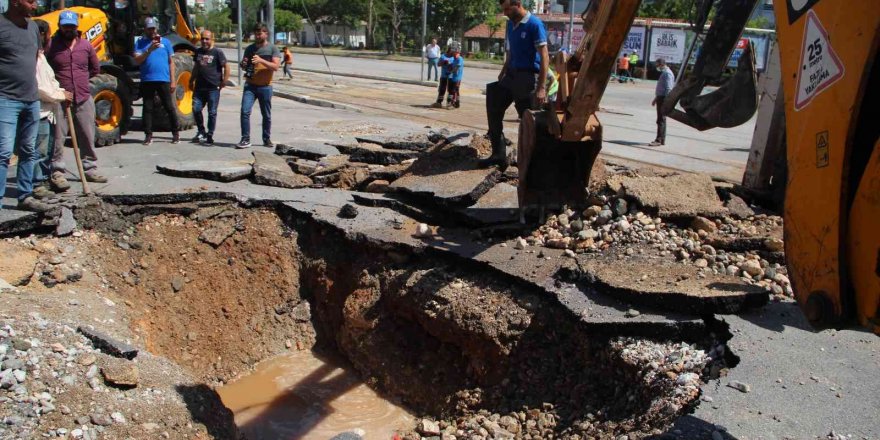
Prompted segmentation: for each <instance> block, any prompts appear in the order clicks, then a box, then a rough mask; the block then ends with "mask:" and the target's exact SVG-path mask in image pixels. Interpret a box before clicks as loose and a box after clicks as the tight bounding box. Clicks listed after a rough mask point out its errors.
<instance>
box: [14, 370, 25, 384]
mask: <svg viewBox="0 0 880 440" xmlns="http://www.w3.org/2000/svg"><path fill="white" fill-rule="evenodd" d="M12 376H13V377H15V380H17V381H18V383H22V382H24V380H25V379H27V373H25V372H24V371H22V370H15V371H13V372H12Z"/></svg>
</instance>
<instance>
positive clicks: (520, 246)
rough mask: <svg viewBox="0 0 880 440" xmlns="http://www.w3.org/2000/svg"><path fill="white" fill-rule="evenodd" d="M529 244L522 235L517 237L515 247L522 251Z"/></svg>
mask: <svg viewBox="0 0 880 440" xmlns="http://www.w3.org/2000/svg"><path fill="white" fill-rule="evenodd" d="M528 246H529V243H528V242H527V241H526V240H525V239H524V238H522V237H519V238H517V239H516V243H514V245H513V248H514V249H516V250H518V251H521V250H523V249H525V248H527V247H528Z"/></svg>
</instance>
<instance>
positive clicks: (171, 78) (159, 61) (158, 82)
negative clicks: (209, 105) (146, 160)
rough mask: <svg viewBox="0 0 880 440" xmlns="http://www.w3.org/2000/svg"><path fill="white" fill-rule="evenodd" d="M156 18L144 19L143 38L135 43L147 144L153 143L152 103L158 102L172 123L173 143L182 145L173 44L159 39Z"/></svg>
mask: <svg viewBox="0 0 880 440" xmlns="http://www.w3.org/2000/svg"><path fill="white" fill-rule="evenodd" d="M156 25H157V23H156V19H155V18H153V17H147V19H146V20H144V35H143V36H142V37H140V38H138V40H137V41H136V42H135V44H134V60H135V62H136V63H138V64H139V65H140V71H141V97H142V98H143V100H144V112H143V123H144V134H145V135H146V137H145V138H144V145H150V144H152V143H153V100H154V98H155V97H156V96H158V97H159V102H161V103H162V107H163V108H164V109H165V113H167V114H168V119H169V121H170V122H171V136H172V137H171V143H172V144H177V143H179V142H180V128H179V127H180V126H179V124H178V122H177V108H176V105H175V102H174V100H173V99H172V98H171V93H172V92H174V90H175V89H176V88H177V75H176V74H175V72H174V60H173V59H172V58H171V57H172V56H174V48H173V47H171V42H170V41H168V40H167V39H165V38H162V37H161V36H159V33H158V32H157V31H156Z"/></svg>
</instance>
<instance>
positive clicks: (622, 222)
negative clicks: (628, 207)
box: [617, 218, 632, 232]
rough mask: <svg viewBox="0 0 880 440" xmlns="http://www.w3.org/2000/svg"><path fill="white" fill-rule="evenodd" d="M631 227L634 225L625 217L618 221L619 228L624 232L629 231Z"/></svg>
mask: <svg viewBox="0 0 880 440" xmlns="http://www.w3.org/2000/svg"><path fill="white" fill-rule="evenodd" d="M631 227H632V225H630V224H629V221H628V220H627V219H625V218H624V219H620V221H619V222H617V229H620V230H621V231H623V232H626V231H629V228H631Z"/></svg>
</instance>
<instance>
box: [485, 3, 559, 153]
mask: <svg viewBox="0 0 880 440" xmlns="http://www.w3.org/2000/svg"><path fill="white" fill-rule="evenodd" d="M499 3H500V4H501V8H502V10H503V11H504V15H506V16H507V18H508V19H509V20H508V21H507V41H506V42H505V45H506V50H507V56H506V60H505V61H504V67H502V68H501V74H499V75H498V81H497V82H493V83H490V84H488V85H487V86H486V116H487V119H488V120H489V141H490V142H492V155H491V156H489V158H487V159H483V160H481V161H480V164H479V165H480V167H483V168H487V167H490V166H493V165H498V166H499V167H501V168H504V167H506V166H507V151H506V149H507V147H506V145H505V142H504V113H505V112H507V109H508V108H509V107H510V104H513V103H516V108H517V112H521V111H523V110H525V109H526V108H535V107H538V106H541V105H544V103H545V102H546V101H547V89H546V82H547V69H548V66H549V64H550V55H549V54H548V52H547V31H546V29H544V23H542V22H541V20H540V19H539V18H538V17H535V16H534V15H532V14H531V13H529V12H528V11H527V10H526V9H525V8H523V5H522V0H499Z"/></svg>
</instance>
